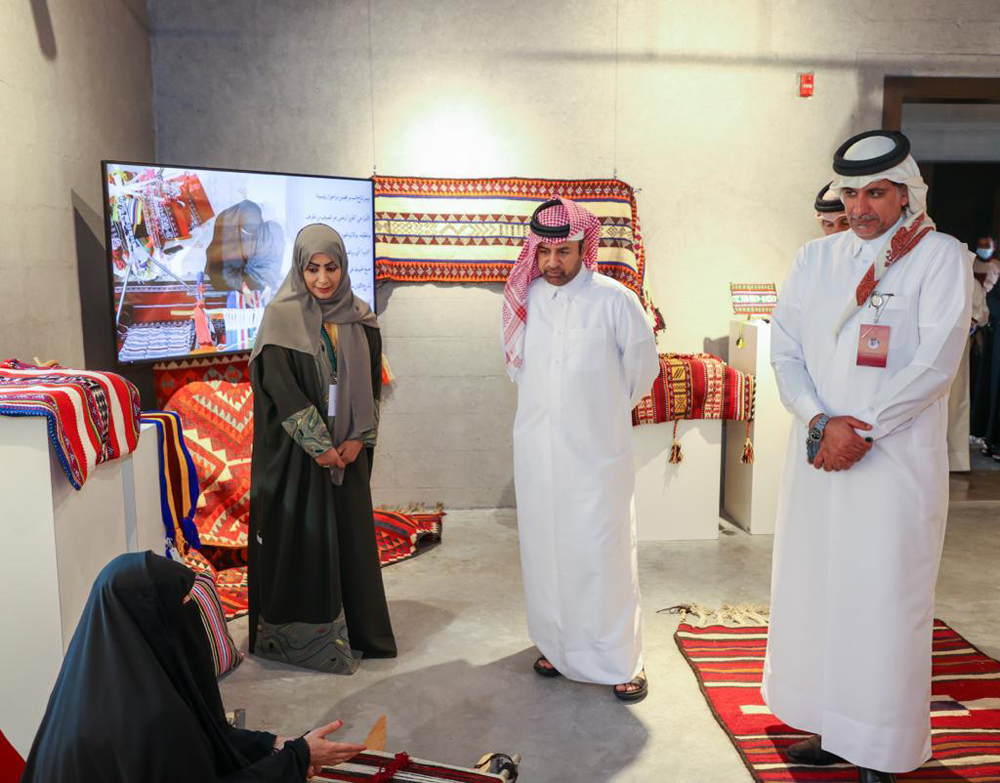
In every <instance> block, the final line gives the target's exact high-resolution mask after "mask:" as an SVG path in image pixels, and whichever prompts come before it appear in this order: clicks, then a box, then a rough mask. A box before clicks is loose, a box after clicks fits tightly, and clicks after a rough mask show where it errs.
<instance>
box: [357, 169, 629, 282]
mask: <svg viewBox="0 0 1000 783" xmlns="http://www.w3.org/2000/svg"><path fill="white" fill-rule="evenodd" d="M374 182H375V277H376V279H378V280H400V281H409V282H426V283H429V282H439V283H502V282H504V281H505V280H506V279H507V274H508V273H509V272H510V269H511V267H512V266H513V265H514V261H516V260H517V256H518V254H519V253H520V252H521V245H522V244H523V243H524V237H525V234H526V233H527V231H528V223H529V221H530V220H531V213H532V212H534V211H535V208H536V207H538V205H539V204H541V203H542V202H543V201H547V200H548V199H550V198H552V197H553V196H554V195H560V196H564V197H566V198H570V199H573V200H574V201H580V202H581V203H583V205H584V206H585V207H586V208H587V209H589V210H590V211H591V212H593V213H594V214H595V215H597V217H599V218H600V219H601V240H600V247H599V249H598V252H597V262H598V269H599V270H600V271H601V272H603V273H604V274H606V275H608V276H609V277H613V278H614V279H616V280H618V281H619V282H620V283H623V284H624V285H626V286H628V287H629V288H631V289H632V290H633V291H635V293H636V294H637V295H638V296H639V298H640V299H641V298H642V296H643V292H642V285H643V276H644V274H645V255H644V251H643V246H642V235H641V233H640V230H639V212H638V209H637V207H636V201H635V191H634V190H633V188H632V186H631V185H627V184H626V183H624V182H621V181H620V180H616V179H588V180H561V179H522V178H519V177H505V178H495V179H425V178H421V177H375V178H374Z"/></svg>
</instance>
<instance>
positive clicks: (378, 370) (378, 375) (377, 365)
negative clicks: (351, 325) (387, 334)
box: [365, 326, 382, 400]
mask: <svg viewBox="0 0 1000 783" xmlns="http://www.w3.org/2000/svg"><path fill="white" fill-rule="evenodd" d="M365 334H366V335H368V349H369V351H370V352H371V357H372V395H373V396H374V397H375V399H376V400H381V399H382V332H381V331H380V330H379V329H374V328H372V327H371V326H366V327H365Z"/></svg>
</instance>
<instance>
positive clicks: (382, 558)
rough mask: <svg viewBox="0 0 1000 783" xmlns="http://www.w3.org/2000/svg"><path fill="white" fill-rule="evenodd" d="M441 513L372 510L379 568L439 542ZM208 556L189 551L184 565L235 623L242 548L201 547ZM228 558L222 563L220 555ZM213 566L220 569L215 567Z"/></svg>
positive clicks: (242, 579)
mask: <svg viewBox="0 0 1000 783" xmlns="http://www.w3.org/2000/svg"><path fill="white" fill-rule="evenodd" d="M444 516H445V512H444V511H441V510H438V511H434V512H432V513H414V514H404V513H403V512H400V511H384V510H381V509H376V511H375V535H376V538H377V540H378V556H379V562H380V563H381V564H382V567H383V568H385V567H386V566H387V565H392V564H393V563H398V562H400V561H402V560H408V559H409V558H411V557H414V556H415V555H417V554H419V553H420V552H422V551H424V550H425V549H427V548H428V547H429V546H431V545H433V544H436V543H438V542H440V541H441V526H442V520H443V519H444ZM203 549H205V550H208V554H210V555H211V556H212V557H211V559H209V557H207V556H206V554H204V553H202V552H199V551H198V550H196V549H192V550H190V551H189V552H188V553H187V554H186V555H185V556H184V559H185V562H186V563H187V564H188V566H190V567H191V568H193V569H194V570H195V571H199V572H203V573H207V574H209V575H211V576H212V577H213V578H214V579H215V584H216V587H217V588H218V591H219V600H220V601H221V602H222V608H223V609H224V610H225V613H226V619H227V620H235V619H236V618H237V617H242V616H243V615H245V614H246V613H247V569H246V566H245V565H242V563H245V562H246V551H247V550H246V548H245V547H244V548H241V549H235V548H230V549H226V548H224V547H219V548H217V551H212V549H213V548H212V547H207V546H206V547H203ZM222 555H225V556H226V557H228V558H229V560H228V561H226V562H223V561H221V560H220V556H222ZM217 564H220V565H222V566H224V567H222V568H218V567H217Z"/></svg>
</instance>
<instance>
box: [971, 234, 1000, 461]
mask: <svg viewBox="0 0 1000 783" xmlns="http://www.w3.org/2000/svg"><path fill="white" fill-rule="evenodd" d="M972 271H973V272H974V273H975V276H976V280H977V281H980V282H981V283H982V285H983V288H984V290H985V291H986V306H987V308H988V309H989V323H988V324H987V325H985V326H984V327H983V328H980V329H978V330H977V331H976V333H975V334H973V336H972V355H971V361H970V372H971V377H972V414H971V427H970V432H971V434H972V437H973V439H974V441H975V442H977V443H978V444H979V446H980V448H981V449H982V452H983V453H984V454H986V455H987V456H990V457H993V459H995V460H998V461H1000V335H998V329H1000V286H998V285H997V284H996V283H997V280H998V279H1000V259H998V258H997V252H996V242H995V241H994V239H993V237H992V236H983V237H980V238H979V240H978V241H977V242H976V260H975V262H974V263H973V265H972Z"/></svg>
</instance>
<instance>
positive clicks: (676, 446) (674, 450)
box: [668, 419, 684, 465]
mask: <svg viewBox="0 0 1000 783" xmlns="http://www.w3.org/2000/svg"><path fill="white" fill-rule="evenodd" d="M678 423H679V422H678V420H677V419H674V443H673V445H672V446H671V447H670V459H669V460H668V462H669V463H670V464H671V465H678V464H680V462H681V460H683V459H684V455H683V454H682V453H681V442H680V441H679V440H677V424H678Z"/></svg>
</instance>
